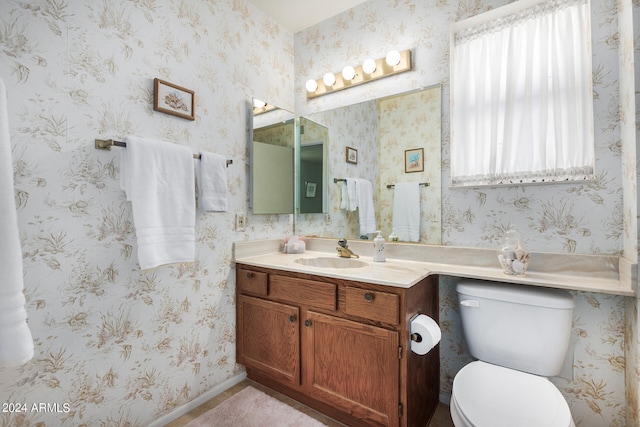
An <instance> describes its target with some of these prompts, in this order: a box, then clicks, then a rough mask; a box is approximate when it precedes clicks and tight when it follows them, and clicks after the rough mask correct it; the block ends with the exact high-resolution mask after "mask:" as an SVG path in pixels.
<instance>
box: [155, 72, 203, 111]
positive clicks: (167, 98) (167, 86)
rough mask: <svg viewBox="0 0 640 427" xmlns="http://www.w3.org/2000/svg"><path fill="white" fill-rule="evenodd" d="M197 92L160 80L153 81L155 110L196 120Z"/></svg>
mask: <svg viewBox="0 0 640 427" xmlns="http://www.w3.org/2000/svg"><path fill="white" fill-rule="evenodd" d="M195 100H196V95H195V92H194V91H192V90H189V89H186V88H183V87H181V86H178V85H176V84H173V83H169V82H167V81H164V80H160V79H158V78H155V79H153V109H154V111H159V112H161V113H165V114H171V115H172V116H177V117H181V118H183V119H187V120H195V118H196V116H195Z"/></svg>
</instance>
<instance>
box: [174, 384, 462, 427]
mask: <svg viewBox="0 0 640 427" xmlns="http://www.w3.org/2000/svg"><path fill="white" fill-rule="evenodd" d="M249 385H251V386H253V387H255V388H257V389H258V390H262V391H264V392H265V393H267V394H268V395H270V396H273V397H275V398H276V399H278V400H280V401H282V402H284V403H286V404H287V405H290V406H293V407H294V408H296V409H297V410H298V411H300V412H304V413H305V414H307V415H309V416H310V417H312V418H315V419H316V420H318V421H320V422H321V423H323V424H326V425H327V426H328V427H345V426H344V424H341V423H339V422H337V421H335V420H333V419H331V418H329V417H327V416H326V415H323V414H321V413H320V412H318V411H315V410H314V409H311V408H309V407H308V406H306V405H303V404H302V403H299V402H297V401H295V400H293V399H291V398H289V397H287V396H284V395H282V394H280V393H278V392H276V391H273V390H271V389H268V388H266V387H264V386H262V385H260V384H258V383H256V382H254V381H251V380H244V381H242V382H241V383H240V384H238V385H236V386H234V387H231V388H230V389H229V390H227V391H225V392H223V393H221V394H219V395H218V396H216V397H214V398H213V399H211V400H209V401H207V402H205V403H203V404H202V405H200V406H198V407H197V408H195V409H193V410H191V411H190V412H188V413H187V414H185V415H183V416H181V417H180V418H178V419H177V420H175V421H173V422H171V423H169V424H167V425H166V426H165V427H182V426H184V425H185V424H187V423H188V422H190V421H192V420H194V419H196V418H198V417H199V416H200V415H202V414H204V413H205V412H207V411H208V410H210V409H212V408H214V407H215V406H217V405H219V404H220V403H222V402H224V401H225V400H226V399H228V398H230V397H231V396H233V395H234V394H236V393H237V392H239V391H240V390H242V389H243V388H245V387H247V386H249ZM265 427H269V426H265ZM420 427H422V426H420ZM429 427H453V422H452V421H451V416H450V415H449V407H448V406H446V405H443V404H442V403H440V404H439V405H438V409H436V414H435V415H434V417H433V419H432V420H431V423H429Z"/></svg>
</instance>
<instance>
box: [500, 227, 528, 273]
mask: <svg viewBox="0 0 640 427" xmlns="http://www.w3.org/2000/svg"><path fill="white" fill-rule="evenodd" d="M530 258H531V254H530V253H529V252H527V251H526V250H525V249H524V248H523V247H522V245H521V244H520V234H519V233H518V232H517V231H515V230H509V231H507V232H506V234H505V238H504V244H503V245H502V248H501V249H500V250H499V251H498V261H500V265H502V269H503V271H504V274H509V275H512V276H521V275H523V274H525V273H526V271H527V267H528V266H529V259H530Z"/></svg>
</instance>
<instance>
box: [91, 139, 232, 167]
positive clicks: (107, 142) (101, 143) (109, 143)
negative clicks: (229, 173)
mask: <svg viewBox="0 0 640 427" xmlns="http://www.w3.org/2000/svg"><path fill="white" fill-rule="evenodd" d="M126 146H127V143H126V142H122V141H115V140H113V139H96V140H95V147H96V149H97V150H111V147H126ZM193 158H194V159H198V160H200V154H194V155H193ZM232 164H233V160H227V166H229V165H232Z"/></svg>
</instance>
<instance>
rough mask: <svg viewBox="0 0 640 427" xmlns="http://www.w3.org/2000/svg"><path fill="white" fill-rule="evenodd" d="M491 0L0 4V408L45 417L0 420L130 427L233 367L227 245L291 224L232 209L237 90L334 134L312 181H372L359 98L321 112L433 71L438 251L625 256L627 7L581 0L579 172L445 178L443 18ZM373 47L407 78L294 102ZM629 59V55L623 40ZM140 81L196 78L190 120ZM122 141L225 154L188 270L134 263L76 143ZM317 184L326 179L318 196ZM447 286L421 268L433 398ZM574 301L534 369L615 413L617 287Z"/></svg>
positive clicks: (624, 340)
mask: <svg viewBox="0 0 640 427" xmlns="http://www.w3.org/2000/svg"><path fill="white" fill-rule="evenodd" d="M505 3H507V0H478V1H473V2H467V1H461V0H431V1H417V0H395V1H387V0H368V1H367V2H365V3H363V4H361V5H359V6H357V7H355V8H353V9H350V10H348V11H346V12H344V13H342V14H340V15H337V16H336V17H334V18H331V19H329V20H327V21H324V22H323V23H320V24H318V25H316V26H314V27H311V28H309V29H307V30H304V31H302V32H300V33H297V34H295V35H292V34H291V33H289V32H287V31H286V30H284V29H283V28H282V27H280V26H279V25H278V24H276V23H275V22H274V21H273V20H271V19H270V18H267V17H266V16H265V15H264V14H263V13H262V12H260V11H259V10H258V9H257V8H255V7H254V6H253V5H252V4H251V3H249V2H247V1H246V0H191V1H187V0H131V1H125V0H111V1H105V0H103V1H98V2H83V1H79V0H29V1H26V0H5V1H3V2H1V3H0V51H1V52H2V55H0V77H1V78H2V79H4V81H5V83H6V86H7V91H8V98H9V99H8V101H9V106H10V107H9V108H10V110H9V114H10V116H9V119H10V133H11V138H12V146H13V164H14V179H15V182H16V201H17V205H18V218H19V227H20V235H21V242H22V247H23V253H24V268H25V294H26V298H27V311H28V314H29V325H30V328H31V331H32V333H33V335H34V339H35V346H36V355H35V358H34V360H33V361H32V362H30V363H29V364H27V365H26V366H24V367H23V368H20V369H16V370H11V371H7V370H4V371H2V372H0V401H1V402H3V403H4V402H14V403H21V404H22V403H24V404H27V405H29V406H31V405H32V404H33V403H36V404H37V403H49V404H52V405H53V404H58V405H59V407H58V408H56V407H51V408H50V409H60V410H59V411H53V410H50V411H48V412H37V411H28V412H17V411H14V412H2V413H0V426H2V427H5V426H7V427H8V426H15V425H39V426H57V425H74V426H76V425H77V426H83V425H87V426H88V425H105V426H116V425H118V426H119V425H130V426H143V425H148V424H149V423H150V422H152V421H153V420H156V419H158V418H160V417H162V416H163V415H166V414H167V413H170V412H171V411H173V410H175V409H176V408H177V407H179V406H181V405H183V404H185V403H186V402H189V401H191V400H193V399H194V398H196V397H197V396H199V395H201V394H202V393H204V392H206V391H208V390H211V389H212V388H214V387H216V386H217V385H219V384H221V383H223V382H224V381H226V380H228V379H229V378H232V377H233V376H234V375H236V374H238V373H240V372H241V371H242V367H241V366H238V365H236V364H235V341H234V340H235V306H234V287H235V278H234V269H233V263H232V257H233V254H232V243H233V241H236V240H249V239H260V238H266V237H271V238H274V237H281V236H283V235H286V234H289V233H291V232H292V227H293V222H292V217H291V216H290V215H268V216H254V215H250V212H249V211H248V208H247V206H248V200H247V199H248V191H247V176H248V166H247V161H248V159H247V131H248V126H249V123H250V121H249V113H248V111H249V108H248V103H249V102H250V100H251V97H253V96H255V97H258V98H259V99H263V100H267V101H268V102H270V103H273V104H275V105H278V106H280V107H283V108H285V109H287V110H289V111H295V112H296V113H298V114H304V115H307V114H310V113H317V112H324V113H322V114H323V115H324V117H325V118H326V119H327V121H328V120H331V123H332V125H331V128H333V127H336V130H335V132H337V133H336V135H331V136H330V140H331V141H332V143H333V141H337V143H336V144H337V145H335V148H332V149H331V150H330V156H331V171H330V179H332V178H333V177H344V176H355V175H356V174H358V176H361V177H363V178H367V177H368V178H367V179H371V180H372V181H374V180H375V179H376V176H377V174H378V170H377V163H376V159H377V157H378V151H377V148H375V147H373V146H370V145H368V144H369V143H370V142H371V141H375V140H376V139H377V135H375V134H374V133H373V131H372V128H371V127H368V124H371V123H372V120H374V117H375V116H376V114H377V113H376V109H375V106H373V107H372V108H370V109H367V110H365V109H364V107H363V110H362V111H360V112H359V113H358V114H360V119H359V121H358V128H357V129H354V128H352V127H349V126H347V125H346V124H345V123H340V122H339V120H340V117H337V116H335V113H332V112H331V111H327V110H331V109H333V108H335V107H342V106H346V105H351V104H354V103H359V102H362V101H369V100H371V99H374V98H379V97H381V96H388V95H393V94H396V93H400V92H405V91H408V90H412V89H417V88H419V87H422V86H428V85H431V84H434V83H442V85H443V86H442V89H443V92H442V137H443V144H442V174H441V177H442V193H443V196H442V241H443V243H444V244H447V245H464V246H480V247H496V245H498V242H499V240H500V238H501V236H502V234H503V232H504V230H505V229H506V228H507V227H509V226H515V227H517V228H518V229H519V230H520V232H521V234H522V235H523V238H524V240H525V241H524V243H525V245H526V246H527V247H528V248H529V249H531V250H534V251H551V252H575V253H603V254H622V253H623V252H624V251H626V252H627V256H631V255H629V254H628V252H631V254H632V256H634V257H635V254H636V252H637V249H636V247H637V242H636V240H637V236H636V235H635V234H636V232H635V229H636V227H635V221H637V219H636V218H635V217H636V211H637V206H636V204H637V199H638V197H637V194H636V195H635V199H634V198H633V197H629V196H628V195H626V196H624V197H623V193H625V191H623V190H628V189H629V188H633V189H635V184H636V179H637V178H636V176H634V175H635V174H636V172H635V168H633V165H628V164H625V169H624V171H623V170H622V168H621V164H622V159H623V158H624V157H625V156H624V154H625V153H626V152H627V151H628V150H630V146H632V147H633V149H634V150H635V141H632V139H633V136H629V135H628V133H627V132H623V131H622V129H628V128H629V125H632V122H633V119H634V117H633V116H634V115H633V114H631V113H630V108H629V107H628V104H629V100H628V99H627V98H629V97H632V96H633V90H631V91H629V89H624V87H626V88H628V87H629V86H631V87H633V83H631V84H629V79H633V76H634V72H633V71H634V67H633V61H632V60H631V59H630V57H631V56H633V53H631V51H632V50H633V49H634V48H633V43H632V42H630V38H632V37H634V36H635V37H636V39H637V31H638V30H637V28H638V26H639V25H638V22H639V21H640V18H639V17H638V15H639V12H638V10H639V9H640V6H639V5H638V2H637V1H636V2H634V3H633V5H632V2H631V0H619V1H614V0H592V2H591V8H592V39H593V52H594V61H593V65H594V69H593V76H594V90H595V100H594V113H595V124H596V147H595V148H596V156H597V157H596V168H597V176H598V179H597V180H596V181H595V182H589V183H577V184H556V185H541V186H527V187H499V188H481V189H464V190H460V189H449V188H448V185H447V182H448V178H449V177H448V159H449V157H448V156H449V154H448V121H449V114H448V99H449V96H448V86H447V84H448V52H449V50H448V49H449V47H448V26H449V24H450V23H451V22H454V21H457V20H460V19H464V18H466V17H469V16H473V15H476V14H478V13H481V12H482V11H484V10H487V9H490V8H492V7H497V6H500V5H502V4H505ZM631 9H633V15H634V19H635V28H636V30H635V34H634V33H633V25H629V24H628V21H624V22H625V24H624V25H621V26H620V27H619V20H620V18H621V17H622V16H627V17H628V16H629V11H630V10H631ZM625 14H626V15H625ZM630 27H631V28H630ZM636 43H637V40H636ZM392 48H394V49H399V50H402V49H412V51H413V54H414V70H413V71H412V72H410V73H403V74H401V75H398V76H394V77H389V78H385V79H381V80H379V81H377V82H374V83H370V84H366V85H362V86H358V87H354V88H351V89H349V90H346V91H342V92H339V93H335V94H331V95H327V96H323V97H320V98H316V99H314V100H310V101H307V100H306V98H305V92H304V82H305V81H306V80H307V79H308V78H317V77H319V76H321V75H322V74H324V72H326V71H337V70H340V69H342V67H343V66H344V65H346V64H347V63H351V64H352V65H355V64H357V63H358V62H361V61H362V60H363V59H365V58H366V57H368V56H372V57H376V58H379V57H382V56H384V55H385V54H386V52H387V50H389V49H392ZM634 53H635V59H636V63H640V58H638V48H637V46H636V47H635V51H634ZM294 70H295V74H294ZM636 74H637V72H636ZM629 75H631V77H629ZM154 77H159V78H162V79H163V80H167V81H169V82H172V83H175V84H178V85H180V86H183V87H186V88H188V89H192V90H194V91H195V93H196V107H195V111H196V120H195V121H194V122H191V121H186V120H183V119H180V118H177V117H173V116H168V115H164V114H162V113H158V112H154V111H153V110H152V108H151V105H152V93H153V86H152V81H153V78H154ZM636 84H640V82H636ZM625 85H626V86H625ZM621 88H623V89H621ZM636 97H637V95H636ZM621 105H623V106H627V107H626V108H621ZM325 111H326V112H325ZM332 115H334V117H332ZM314 120H315V119H314ZM336 120H338V122H336ZM316 121H318V122H319V123H323V122H322V120H320V119H319V120H316ZM335 123H338V124H337V125H336V124H335ZM323 124H324V123H323ZM127 134H135V135H139V136H149V137H154V138H159V139H164V140H168V141H172V142H175V143H179V144H183V145H186V146H188V147H190V148H191V149H192V150H193V151H194V152H196V151H200V150H204V151H212V152H217V153H220V154H223V155H225V156H227V157H228V158H229V159H232V160H233V161H234V163H233V165H231V166H230V167H229V169H228V181H229V198H230V200H229V207H230V208H229V211H228V212H226V213H207V214H199V216H198V218H197V229H196V235H197V247H196V252H197V261H196V262H195V263H193V264H184V265H173V266H167V267H160V268H158V269H155V270H151V271H144V272H141V271H140V270H139V268H138V266H137V263H136V256H135V253H136V250H135V245H136V241H135V230H134V229H133V225H132V217H131V209H130V205H129V204H128V202H126V200H125V198H124V195H123V193H122V192H121V191H120V189H119V185H118V179H119V155H118V149H113V150H112V151H98V150H95V149H94V148H93V139H94V138H99V137H102V138H116V139H117V138H122V137H124V136H125V135H127ZM636 135H637V128H636ZM356 143H357V144H359V145H358V146H359V149H358V150H359V151H358V154H359V161H358V165H352V164H348V163H346V162H345V161H344V149H345V147H346V146H353V145H352V144H356ZM332 147H334V146H332ZM337 188H338V187H337V186H333V185H330V187H329V191H330V200H332V203H334V206H335V202H336V200H339V193H338V192H337ZM627 193H628V191H627ZM625 194H626V193H625ZM236 213H248V214H249V215H248V226H247V229H246V231H245V232H236V231H234V220H235V214H236ZM340 215H343V213H342V212H340V211H339V210H336V209H335V207H334V208H332V210H331V211H330V216H340ZM313 220H314V221H316V222H315V223H314V224H313V225H314V226H313V227H312V229H314V230H315V229H318V230H321V231H323V230H325V229H326V221H325V220H326V217H325V216H324V215H322V216H319V215H314V216H313ZM343 223H346V221H345V222H343ZM631 223H634V224H633V225H632V224H631ZM629 248H631V249H629ZM635 261H636V260H635V258H634V262H635ZM454 289H455V280H454V279H453V278H449V277H444V278H442V280H441V287H440V293H441V295H440V300H441V326H442V328H443V341H442V346H441V358H442V372H441V378H442V381H441V397H442V399H443V400H446V398H447V396H448V394H449V393H450V387H451V381H452V378H453V377H454V376H455V374H456V372H457V371H458V370H459V369H460V367H461V366H463V365H464V364H465V363H467V362H468V361H469V360H470V356H469V354H468V352H467V351H466V349H465V345H464V340H463V338H462V333H461V327H460V321H459V313H458V312H457V308H456V307H457V302H456V301H457V299H456V296H455V291H454ZM573 295H574V297H575V299H576V309H575V313H574V322H573V323H574V325H573V340H572V346H571V351H570V353H569V355H568V358H567V359H568V361H569V365H570V366H569V368H568V369H566V370H563V373H562V374H561V376H559V377H557V378H554V379H553V381H554V382H555V383H556V385H557V386H558V387H559V389H560V390H561V392H562V393H563V395H564V396H565V398H566V399H567V401H568V402H569V405H570V406H571V410H572V414H573V416H574V419H575V420H576V423H577V424H578V425H579V426H601V425H610V426H623V425H636V424H637V423H638V412H639V409H640V408H639V407H638V405H639V404H638V394H637V387H638V386H637V384H638V382H639V380H640V374H638V372H640V359H639V358H638V347H639V346H640V343H639V342H638V327H639V326H638V325H640V322H639V321H638V300H637V299H635V298H625V297H621V296H615V295H606V294H593V293H585V292H573Z"/></svg>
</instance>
